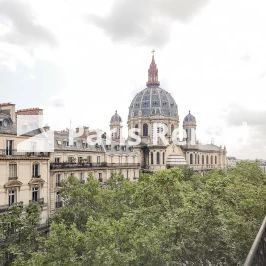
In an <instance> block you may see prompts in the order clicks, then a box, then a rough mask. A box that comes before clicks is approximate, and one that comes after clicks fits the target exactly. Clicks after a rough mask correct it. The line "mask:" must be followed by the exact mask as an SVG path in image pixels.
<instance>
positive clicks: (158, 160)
mask: <svg viewBox="0 0 266 266" xmlns="http://www.w3.org/2000/svg"><path fill="white" fill-rule="evenodd" d="M156 157H157V160H156V162H157V164H160V152H158V151H157V154H156Z"/></svg>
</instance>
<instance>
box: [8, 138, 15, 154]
mask: <svg viewBox="0 0 266 266" xmlns="http://www.w3.org/2000/svg"><path fill="white" fill-rule="evenodd" d="M13 148H14V140H7V141H6V155H12V154H13Z"/></svg>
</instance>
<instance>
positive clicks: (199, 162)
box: [198, 155, 200, 164]
mask: <svg viewBox="0 0 266 266" xmlns="http://www.w3.org/2000/svg"><path fill="white" fill-rule="evenodd" d="M198 164H200V156H199V155H198Z"/></svg>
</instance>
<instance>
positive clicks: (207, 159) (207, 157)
mask: <svg viewBox="0 0 266 266" xmlns="http://www.w3.org/2000/svg"><path fill="white" fill-rule="evenodd" d="M206 164H209V155H207V156H206Z"/></svg>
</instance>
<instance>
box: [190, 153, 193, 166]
mask: <svg viewBox="0 0 266 266" xmlns="http://www.w3.org/2000/svg"><path fill="white" fill-rule="evenodd" d="M189 159H190V160H189V163H190V164H193V154H190V158H189Z"/></svg>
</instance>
